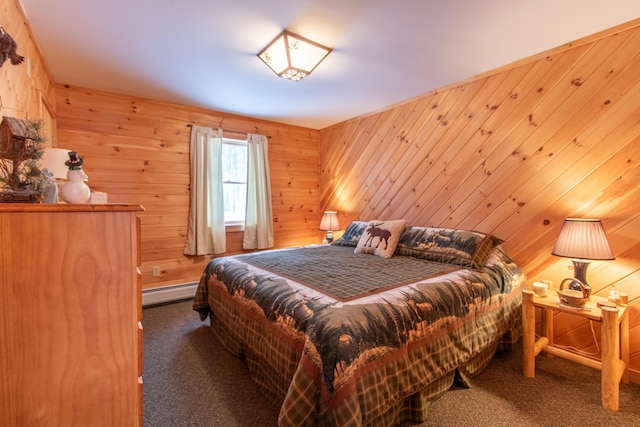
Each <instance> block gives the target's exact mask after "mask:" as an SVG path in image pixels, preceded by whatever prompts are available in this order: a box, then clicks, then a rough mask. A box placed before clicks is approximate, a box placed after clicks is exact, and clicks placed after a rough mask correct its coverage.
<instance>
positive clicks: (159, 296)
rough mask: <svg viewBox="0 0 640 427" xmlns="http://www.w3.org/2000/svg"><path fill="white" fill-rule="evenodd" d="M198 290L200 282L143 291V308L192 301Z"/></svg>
mask: <svg viewBox="0 0 640 427" xmlns="http://www.w3.org/2000/svg"><path fill="white" fill-rule="evenodd" d="M197 288H198V282H193V283H182V284H180V285H173V286H163V287H161V288H153V289H144V290H143V291H142V306H143V307H147V306H151V305H158V304H166V303H169V302H174V301H180V300H185V299H191V298H193V297H194V296H195V294H196V289H197Z"/></svg>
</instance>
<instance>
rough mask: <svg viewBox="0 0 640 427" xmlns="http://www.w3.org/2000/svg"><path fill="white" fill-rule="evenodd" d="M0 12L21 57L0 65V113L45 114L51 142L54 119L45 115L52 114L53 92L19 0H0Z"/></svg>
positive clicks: (34, 116)
mask: <svg viewBox="0 0 640 427" xmlns="http://www.w3.org/2000/svg"><path fill="white" fill-rule="evenodd" d="M0 16H2V26H3V28H4V29H5V31H7V32H8V33H9V34H10V35H11V37H12V38H13V39H14V40H15V41H16V43H17V45H18V54H20V55H22V56H24V57H25V60H24V61H23V62H22V64H19V65H12V64H10V61H7V62H5V63H4V65H3V66H2V68H0V82H2V83H0V117H3V116H9V117H16V118H20V119H24V118H28V119H31V120H44V119H45V118H47V121H46V123H45V128H46V129H47V131H46V134H47V139H48V141H47V144H49V145H53V144H54V143H55V138H56V133H55V119H54V120H50V119H49V116H50V115H53V117H55V102H54V101H55V99H54V96H55V94H54V89H53V82H52V80H51V74H50V73H49V71H48V69H47V68H46V65H45V63H44V61H43V59H42V55H41V54H40V50H39V49H38V45H37V43H36V41H35V39H34V37H33V35H32V33H31V29H30V27H29V25H28V24H27V19H26V17H25V14H24V11H23V10H22V7H21V6H20V4H19V2H18V1H16V0H0ZM47 109H48V110H49V114H47V112H46V110H47ZM52 121H53V122H54V123H51V122H52Z"/></svg>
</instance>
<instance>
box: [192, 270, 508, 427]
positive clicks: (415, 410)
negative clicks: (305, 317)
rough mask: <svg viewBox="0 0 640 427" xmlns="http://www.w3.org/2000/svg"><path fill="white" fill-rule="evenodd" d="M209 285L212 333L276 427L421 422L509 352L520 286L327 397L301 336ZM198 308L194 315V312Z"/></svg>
mask: <svg viewBox="0 0 640 427" xmlns="http://www.w3.org/2000/svg"><path fill="white" fill-rule="evenodd" d="M201 280H206V281H207V282H208V283H207V289H208V295H207V302H208V306H209V308H210V318H211V329H212V331H213V333H214V335H215V336H216V337H217V338H218V340H219V341H220V342H221V343H222V345H223V346H224V347H225V348H226V349H227V350H228V351H229V352H231V353H233V354H235V355H238V356H242V357H244V358H245V359H246V361H247V364H248V368H249V372H250V375H251V377H252V379H253V380H254V381H255V382H256V383H257V384H258V386H259V387H260V389H261V390H262V391H263V393H264V394H265V395H266V396H267V397H268V398H270V399H271V400H272V401H273V402H274V403H275V404H277V405H281V410H280V414H279V425H280V426H291V427H294V426H295V427H300V426H318V425H323V426H340V427H345V426H358V427H360V426H374V425H375V426H392V425H397V424H400V423H402V422H415V423H419V422H424V421H425V420H426V419H427V417H428V408H429V402H432V401H434V400H436V399H437V398H438V397H440V396H442V395H443V394H444V393H445V392H446V391H447V390H448V389H449V388H450V387H451V385H452V384H453V382H454V379H458V380H460V381H462V382H463V385H468V384H467V383H466V381H465V380H466V378H469V377H472V376H474V375H476V374H478V373H479V372H481V371H482V369H484V368H485V367H486V366H487V365H488V363H489V362H490V360H491V358H492V357H493V355H494V353H495V352H496V350H497V349H498V347H501V348H507V347H509V346H510V345H512V344H513V343H514V342H515V341H516V340H517V338H518V337H519V333H520V328H521V326H520V325H521V316H520V304H521V289H520V286H514V287H513V290H512V291H511V293H509V294H507V295H505V296H504V300H503V301H501V303H500V304H496V305H494V306H492V307H491V308H490V309H487V310H486V311H485V312H483V313H473V314H470V315H469V316H468V318H465V319H462V320H460V321H456V322H454V323H453V324H448V325H443V328H442V329H441V331H439V332H438V333H437V334H435V337H434V336H432V337H429V338H428V339H424V340H418V341H415V342H412V343H411V344H410V345H407V346H403V347H401V348H399V349H396V350H394V351H392V352H390V353H388V354H386V355H385V356H383V357H380V358H378V359H376V360H374V361H372V362H371V363H368V364H367V365H365V366H364V367H362V368H361V369H359V371H358V372H357V373H356V374H355V375H353V376H352V377H351V378H352V379H351V381H349V382H348V383H347V384H345V385H344V386H343V387H341V388H340V389H339V390H336V391H335V392H334V393H331V394H330V393H328V391H327V390H326V388H325V387H323V381H322V378H321V373H320V372H318V370H317V367H316V365H315V364H314V363H313V361H312V360H310V357H312V356H310V355H313V354H314V352H313V351H308V350H309V349H307V348H306V347H308V346H309V345H311V344H310V342H309V341H308V340H307V339H306V337H305V335H304V334H303V333H300V335H299V336H297V337H296V336H291V334H290V333H289V332H290V331H289V332H284V331H282V330H280V329H279V328H278V326H277V324H275V323H273V322H270V321H269V320H268V319H266V317H265V316H264V314H263V313H262V312H261V311H260V310H259V309H258V308H256V307H255V306H251V305H248V304H244V303H243V302H242V301H239V300H238V299H237V298H234V297H233V296H232V295H230V294H229V293H228V291H227V288H226V287H225V285H224V284H223V283H222V282H219V281H217V280H216V279H215V278H214V277H208V278H206V276H204V275H203V278H202V279H201ZM194 308H195V307H194Z"/></svg>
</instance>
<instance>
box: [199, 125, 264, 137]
mask: <svg viewBox="0 0 640 427" xmlns="http://www.w3.org/2000/svg"><path fill="white" fill-rule="evenodd" d="M187 127H188V128H192V127H193V125H192V124H191V123H189V124H188V125H187ZM225 131H226V132H229V133H243V134H245V135H247V134H249V132H244V131H239V130H231V129H222V132H225ZM267 138H271V135H267Z"/></svg>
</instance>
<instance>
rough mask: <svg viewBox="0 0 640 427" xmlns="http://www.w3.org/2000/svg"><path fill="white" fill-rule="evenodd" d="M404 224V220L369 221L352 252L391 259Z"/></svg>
mask: <svg viewBox="0 0 640 427" xmlns="http://www.w3.org/2000/svg"><path fill="white" fill-rule="evenodd" d="M405 224H406V221H405V220H404V219H398V220H393V221H370V222H369V224H368V225H367V226H366V228H365V229H364V232H363V233H362V236H361V237H360V240H359V241H358V245H357V246H356V249H355V250H354V251H353V252H354V253H356V254H374V255H378V256H380V257H383V258H391V256H392V255H393V252H394V251H395V250H396V246H397V245H398V241H399V240H400V236H401V235H402V232H403V231H404V226H405Z"/></svg>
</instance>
